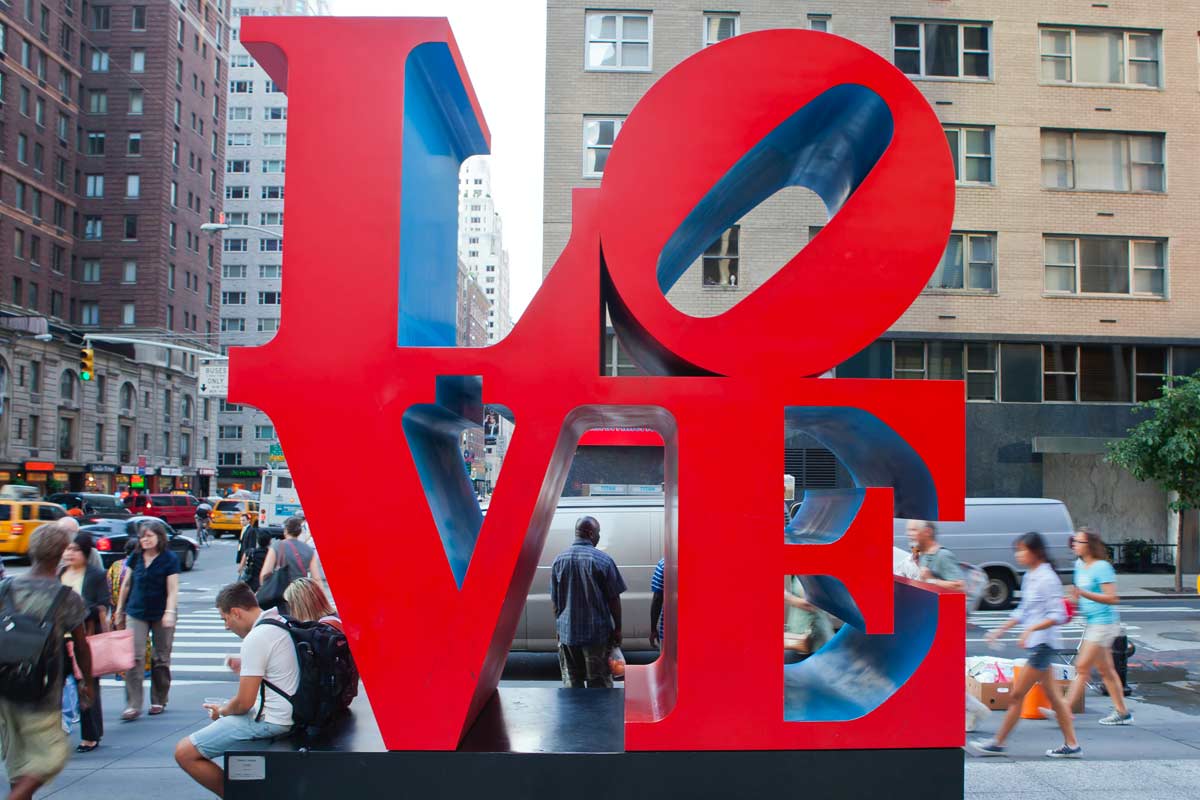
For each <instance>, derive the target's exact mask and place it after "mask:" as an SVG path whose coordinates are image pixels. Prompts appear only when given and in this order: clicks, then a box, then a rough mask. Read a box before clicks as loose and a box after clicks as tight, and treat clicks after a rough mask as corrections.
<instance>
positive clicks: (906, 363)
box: [892, 342, 925, 380]
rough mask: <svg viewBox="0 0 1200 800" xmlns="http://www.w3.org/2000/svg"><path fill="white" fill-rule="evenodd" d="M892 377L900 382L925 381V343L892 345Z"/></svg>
mask: <svg viewBox="0 0 1200 800" xmlns="http://www.w3.org/2000/svg"><path fill="white" fill-rule="evenodd" d="M892 363H893V369H892V377H893V378H897V379H899V380H924V379H925V343H924V342H893V343H892Z"/></svg>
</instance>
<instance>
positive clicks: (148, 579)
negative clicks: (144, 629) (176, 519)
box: [125, 550, 179, 622]
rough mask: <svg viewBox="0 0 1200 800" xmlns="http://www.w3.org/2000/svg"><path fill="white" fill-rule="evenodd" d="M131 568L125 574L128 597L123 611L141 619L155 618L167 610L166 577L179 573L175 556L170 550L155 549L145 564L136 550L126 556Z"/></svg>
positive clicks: (153, 619) (144, 620) (177, 560)
mask: <svg viewBox="0 0 1200 800" xmlns="http://www.w3.org/2000/svg"><path fill="white" fill-rule="evenodd" d="M130 561H131V566H132V570H131V571H130V573H129V577H130V578H131V579H132V580H133V583H131V584H130V585H129V599H128V600H126V601H125V613H126V614H128V615H129V616H131V617H133V618H134V619H140V620H141V621H142V622H158V621H159V620H160V619H162V615H163V612H164V611H166V610H167V578H168V577H169V576H171V575H178V574H179V558H178V557H177V556H176V555H175V554H174V553H172V552H171V551H170V550H166V551H164V552H162V553H159V554H158V555H157V556H155V557H154V560H153V561H151V562H150V565H149V566H146V560H145V559H144V558H143V557H142V555H141V554H140V553H134V555H133V558H132V559H130Z"/></svg>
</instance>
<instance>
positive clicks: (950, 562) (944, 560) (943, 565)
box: [919, 547, 963, 581]
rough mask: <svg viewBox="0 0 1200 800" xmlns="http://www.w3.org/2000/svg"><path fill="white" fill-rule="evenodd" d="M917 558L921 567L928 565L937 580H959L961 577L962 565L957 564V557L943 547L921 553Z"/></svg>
mask: <svg viewBox="0 0 1200 800" xmlns="http://www.w3.org/2000/svg"><path fill="white" fill-rule="evenodd" d="M919 560H920V563H921V567H922V568H925V567H928V568H929V571H930V572H932V573H933V577H935V578H937V579H938V580H939V581H961V580H962V579H963V574H962V567H960V566H959V565H958V559H957V558H955V557H954V553H952V552H950V551H949V550H948V549H946V548H945V547H939V548H938V549H937V552H936V553H921V557H920V559H919Z"/></svg>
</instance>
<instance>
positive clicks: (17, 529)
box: [12, 522, 25, 536]
mask: <svg viewBox="0 0 1200 800" xmlns="http://www.w3.org/2000/svg"><path fill="white" fill-rule="evenodd" d="M12 532H13V536H20V535H21V534H22V533H24V532H25V526H24V525H22V524H21V523H19V522H14V523H13V526H12Z"/></svg>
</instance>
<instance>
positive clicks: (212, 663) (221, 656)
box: [171, 608, 242, 681]
mask: <svg viewBox="0 0 1200 800" xmlns="http://www.w3.org/2000/svg"><path fill="white" fill-rule="evenodd" d="M241 643H242V640H241V639H239V638H238V637H237V635H236V634H234V633H232V632H230V631H227V630H225V623H224V622H222V621H221V613H220V612H219V611H217V610H216V609H215V608H206V609H196V610H194V611H189V612H187V613H185V614H183V615H182V616H181V617H180V618H179V622H178V623H177V624H176V625H175V641H174V644H173V645H172V646H171V677H172V680H174V679H182V680H188V679H192V680H230V681H235V680H237V676H236V675H234V674H233V673H232V672H230V670H229V667H227V666H225V658H226V657H227V656H236V655H237V654H238V650H239V648H240V647H241Z"/></svg>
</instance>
